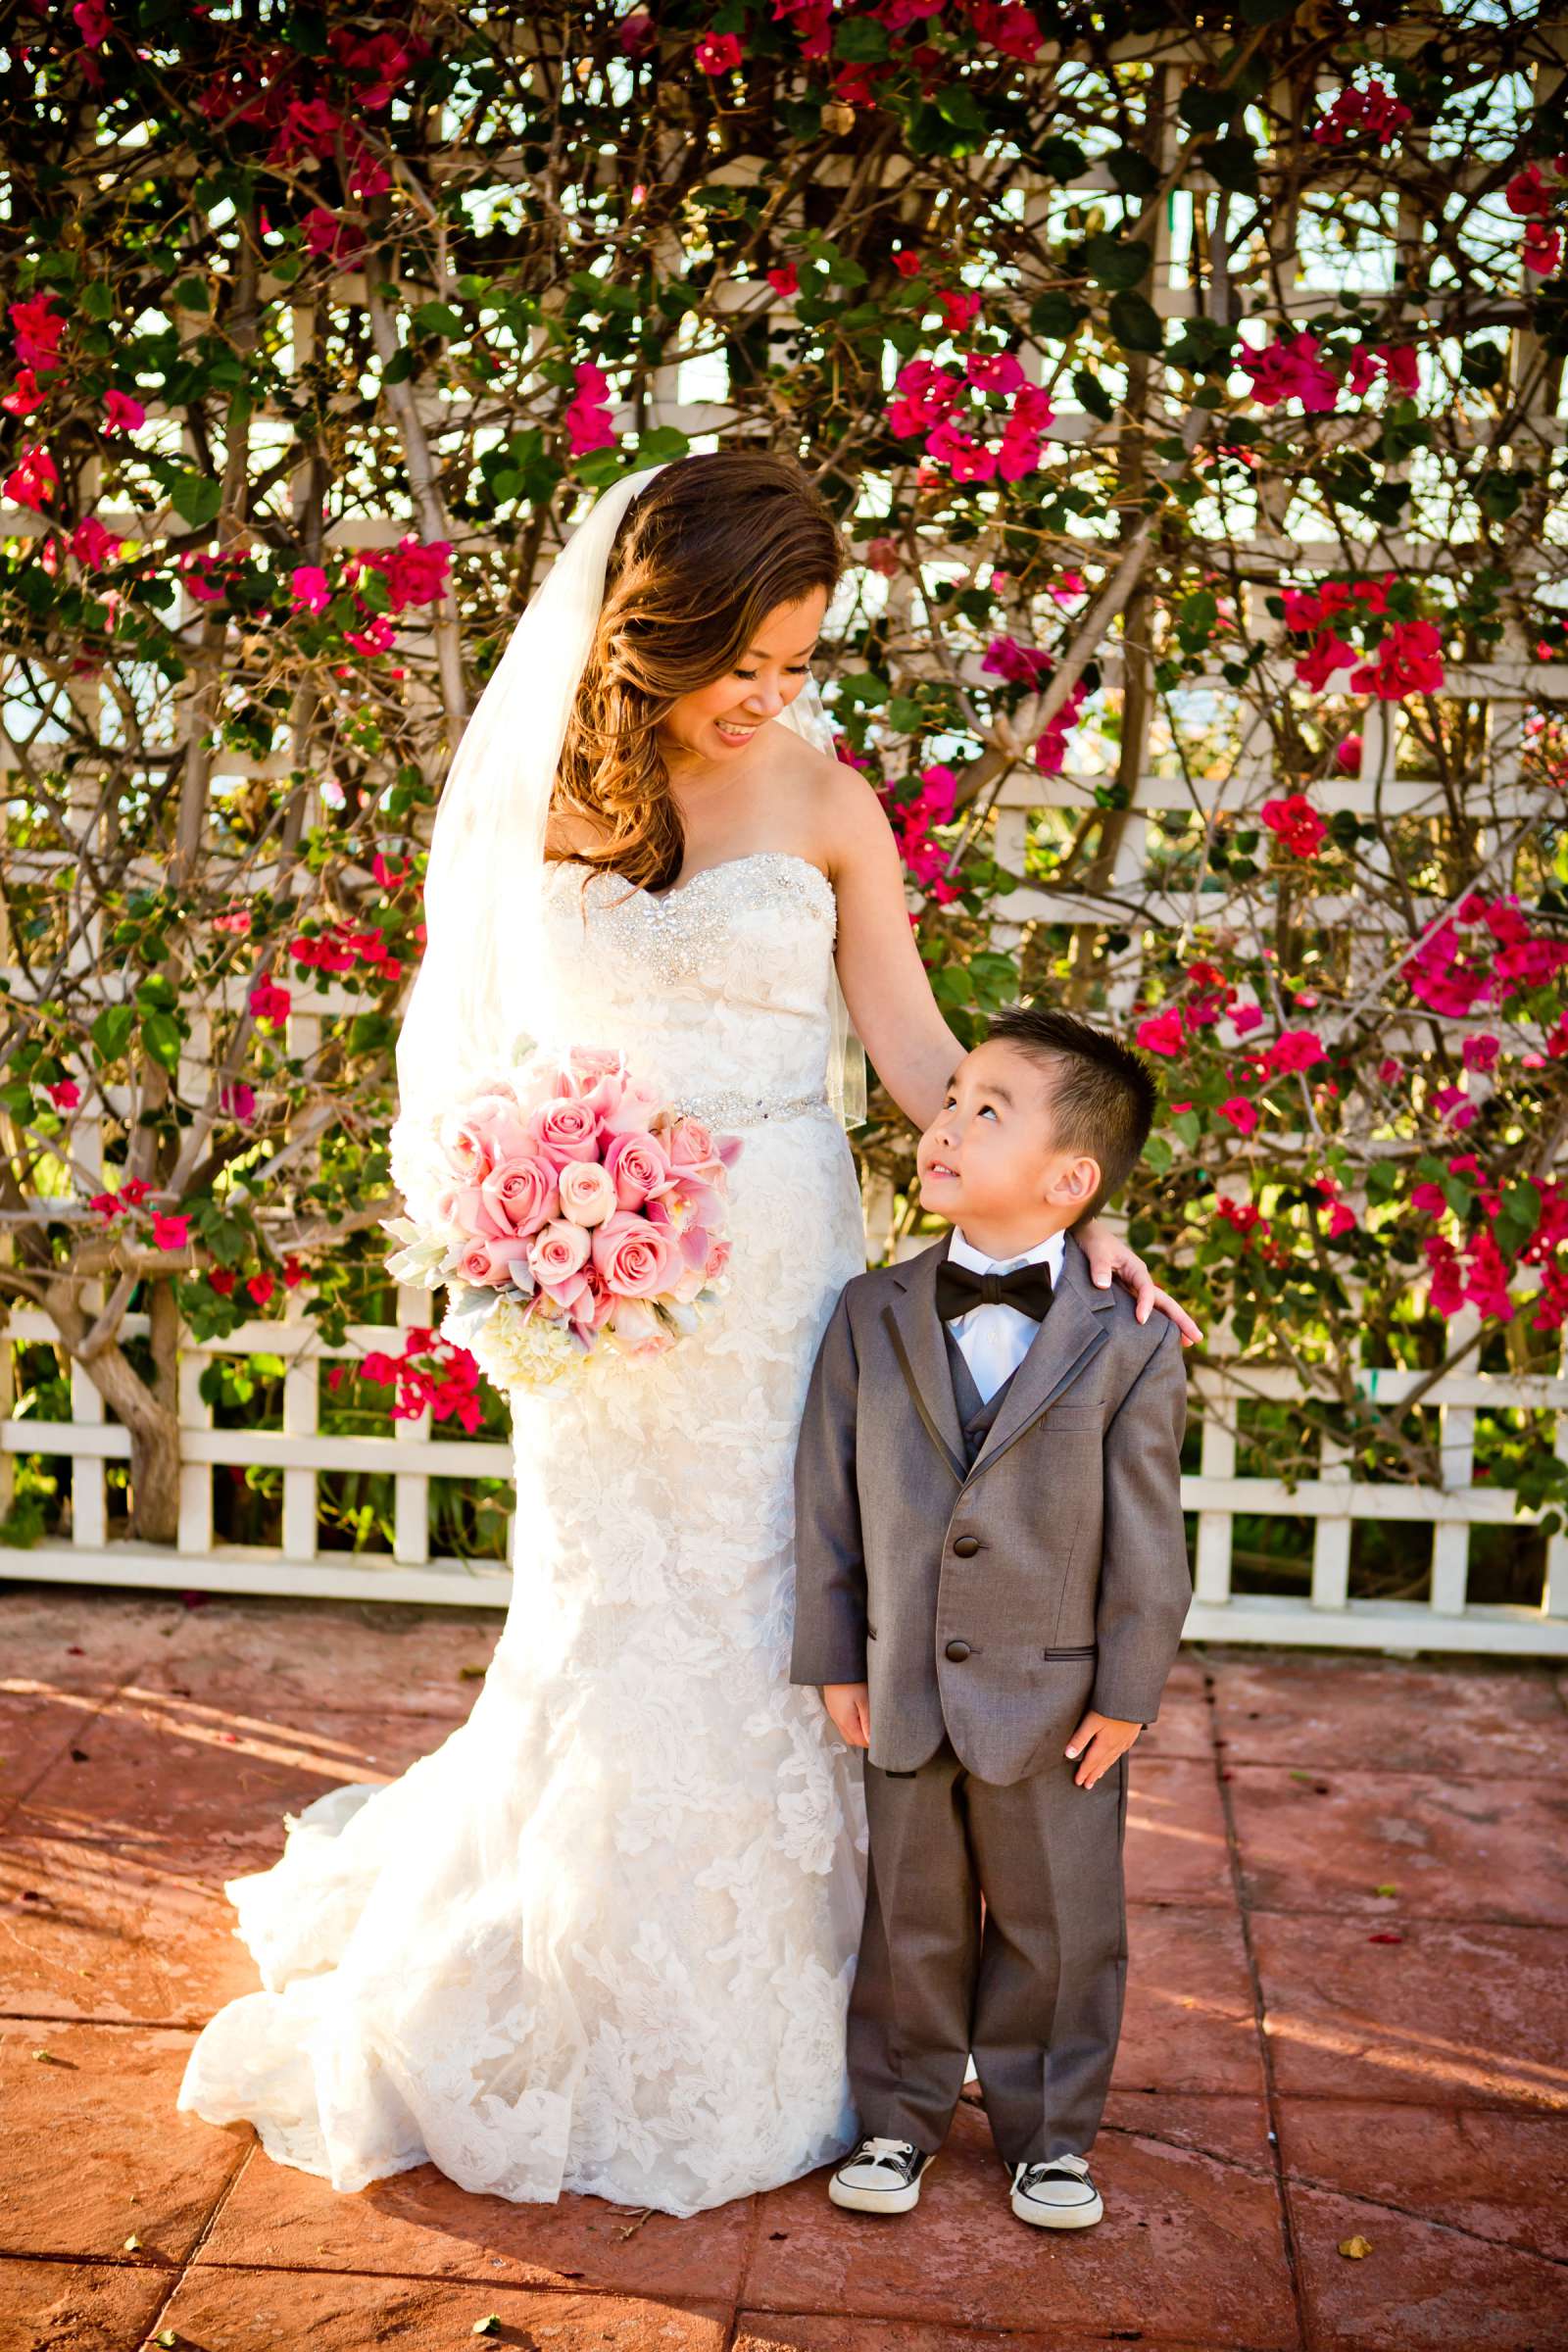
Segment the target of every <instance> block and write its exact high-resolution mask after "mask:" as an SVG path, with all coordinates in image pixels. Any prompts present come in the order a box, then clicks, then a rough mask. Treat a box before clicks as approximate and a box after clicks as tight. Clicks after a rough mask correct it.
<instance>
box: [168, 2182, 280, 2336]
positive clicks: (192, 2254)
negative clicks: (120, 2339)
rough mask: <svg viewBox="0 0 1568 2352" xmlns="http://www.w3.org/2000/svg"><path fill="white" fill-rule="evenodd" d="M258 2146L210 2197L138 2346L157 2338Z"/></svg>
mask: <svg viewBox="0 0 1568 2352" xmlns="http://www.w3.org/2000/svg"><path fill="white" fill-rule="evenodd" d="M260 2145H261V2142H260V2140H253V2141H252V2142H251V2145H250V2146H249V2147H248V2148H247V2149H246V2150H245V2152H244V2154H243V2155H242V2156H241V2158H240V2160H239V2162H238V2164H236V2165H235V2167H234V2170H233V2171H232V2172H231V2173H230V2174H229V2176H228V2179H227V2180H226V2181H225V2182H224V2183H223V2186H222V2187H221V2190H220V2191H219V2193H218V2195H217V2196H216V2197H215V2198H214V2200H213V2208H212V2211H211V2212H210V2213H209V2214H208V2216H207V2219H206V2220H205V2221H204V2222H203V2224H202V2226H201V2228H200V2229H198V2230H197V2232H196V2235H195V2237H194V2238H193V2239H192V2240H191V2244H190V2249H189V2251H188V2252H187V2254H186V2256H185V2259H184V2261H183V2262H182V2263H181V2264H180V2266H179V2269H178V2271H177V2273H176V2274H175V2276H174V2278H173V2279H172V2282H171V2284H170V2288H169V2292H168V2293H167V2294H166V2295H165V2297H164V2299H163V2301H162V2302H161V2303H160V2304H159V2306H158V2309H157V2310H156V2311H155V2312H154V2313H153V2316H152V2318H151V2319H150V2320H149V2321H148V2323H147V2327H146V2328H145V2330H144V2332H143V2335H142V2344H143V2346H144V2347H145V2346H146V2345H149V2344H151V2343H152V2341H153V2338H154V2337H155V2336H156V2335H157V2333H158V2330H159V2328H160V2327H161V2326H162V2324H163V2319H164V2314H165V2313H166V2312H167V2311H168V2309H169V2306H170V2305H171V2303H172V2301H173V2300H174V2297H175V2296H176V2295H177V2294H178V2292H179V2290H180V2288H181V2287H182V2286H183V2285H184V2283H185V2280H186V2279H187V2278H189V2277H190V2274H191V2271H192V2270H193V2268H194V2267H195V2263H196V2258H197V2256H198V2255H199V2254H200V2252H201V2250H202V2248H203V2246H205V2245H206V2243H207V2240H208V2239H209V2238H210V2237H211V2236H212V2233H213V2230H214V2229H215V2228H216V2227H217V2223H218V2217H219V2215H220V2214H221V2212H222V2210H223V2208H224V2206H225V2205H226V2204H227V2203H228V2201H229V2198H230V2197H231V2196H232V2195H233V2194H234V2191H235V2189H236V2188H237V2187H238V2186H239V2184H240V2180H242V2178H243V2177H244V2174H245V2173H246V2171H247V2170H248V2168H249V2166H250V2161H251V2158H252V2157H253V2156H254V2155H255V2153H256V2151H257V2149H258V2147H260Z"/></svg>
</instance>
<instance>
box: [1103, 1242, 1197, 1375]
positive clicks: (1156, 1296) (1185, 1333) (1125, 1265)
mask: <svg viewBox="0 0 1568 2352" xmlns="http://www.w3.org/2000/svg"><path fill="white" fill-rule="evenodd" d="M1078 1240H1079V1243H1080V1245H1081V1247H1082V1249H1083V1253H1084V1255H1085V1257H1086V1258H1087V1259H1088V1260H1089V1279H1090V1281H1091V1282H1093V1283H1095V1284H1096V1285H1097V1287H1098V1288H1099V1289H1101V1290H1104V1288H1105V1286H1106V1285H1107V1283H1109V1282H1111V1281H1112V1280H1114V1281H1117V1282H1120V1283H1122V1284H1123V1285H1124V1286H1125V1287H1126V1289H1128V1290H1129V1291H1131V1293H1132V1295H1133V1298H1134V1299H1135V1300H1136V1302H1137V1307H1138V1320H1139V1322H1140V1323H1147V1322H1148V1321H1149V1318H1150V1316H1151V1315H1152V1314H1153V1313H1154V1312H1155V1310H1156V1309H1157V1310H1158V1312H1159V1313H1160V1314H1162V1315H1168V1316H1169V1317H1170V1319H1171V1321H1172V1322H1173V1323H1174V1324H1175V1326H1176V1328H1177V1330H1178V1331H1179V1332H1180V1333H1181V1335H1182V1346H1183V1347H1184V1348H1191V1347H1192V1346H1193V1345H1194V1343H1195V1342H1196V1341H1198V1340H1201V1338H1202V1336H1203V1335H1202V1333H1201V1331H1200V1330H1199V1328H1198V1325H1197V1324H1196V1323H1195V1322H1194V1321H1193V1318H1192V1316H1191V1315H1190V1314H1189V1313H1188V1312H1187V1309H1186V1307H1185V1306H1181V1305H1178V1303H1177V1301H1176V1300H1175V1299H1173V1298H1172V1297H1171V1295H1170V1293H1169V1292H1168V1291H1162V1290H1161V1289H1160V1288H1159V1286H1158V1284H1157V1283H1156V1282H1155V1280H1154V1277H1153V1276H1152V1274H1151V1272H1150V1271H1149V1268H1148V1267H1147V1266H1146V1265H1145V1263H1144V1261H1143V1259H1142V1258H1141V1257H1140V1256H1139V1254H1138V1252H1137V1250H1134V1249H1131V1248H1130V1247H1129V1246H1128V1244H1127V1243H1126V1242H1125V1241H1123V1239H1122V1237H1121V1235H1120V1234H1119V1233H1112V1232H1111V1231H1110V1228H1109V1227H1108V1226H1106V1225H1102V1224H1101V1223H1100V1222H1099V1220H1098V1219H1096V1220H1095V1222H1094V1223H1092V1224H1089V1225H1086V1226H1084V1228H1083V1230H1082V1231H1081V1232H1080V1234H1079V1236H1078Z"/></svg>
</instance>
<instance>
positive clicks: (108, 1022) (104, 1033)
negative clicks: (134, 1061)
mask: <svg viewBox="0 0 1568 2352" xmlns="http://www.w3.org/2000/svg"><path fill="white" fill-rule="evenodd" d="M135 1025H136V1015H135V1012H134V1010H133V1008H132V1007H131V1006H130V1005H105V1006H104V1009H103V1011H102V1012H101V1013H100V1014H99V1015H98V1018H97V1019H96V1020H95V1021H94V1023H93V1025H92V1043H93V1051H94V1053H95V1054H97V1056H98V1060H99V1063H100V1065H104V1066H107V1064H108V1063H110V1062H112V1061H118V1060H119V1059H120V1056H121V1055H122V1054H123V1052H124V1051H125V1046H126V1043H127V1042H128V1040H129V1037H130V1033H131V1031H132V1029H133V1028H134V1027H135Z"/></svg>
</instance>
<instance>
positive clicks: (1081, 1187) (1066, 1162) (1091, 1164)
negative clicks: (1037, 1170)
mask: <svg viewBox="0 0 1568 2352" xmlns="http://www.w3.org/2000/svg"><path fill="white" fill-rule="evenodd" d="M1046 1189H1047V1192H1048V1194H1049V1195H1050V1198H1051V1199H1052V1200H1053V1201H1054V1202H1055V1203H1056V1205H1057V1206H1058V1207H1060V1208H1077V1209H1082V1208H1083V1207H1084V1206H1085V1205H1086V1203H1087V1202H1089V1201H1092V1200H1093V1199H1094V1197H1095V1195H1096V1194H1097V1193H1098V1192H1099V1190H1100V1162H1099V1160H1098V1159H1095V1158H1093V1157H1092V1156H1091V1154H1090V1153H1089V1152H1076V1153H1075V1154H1074V1155H1073V1157H1072V1158H1071V1159H1063V1160H1062V1161H1061V1162H1060V1164H1059V1165H1058V1167H1057V1168H1056V1171H1055V1174H1054V1176H1053V1177H1052V1179H1051V1182H1050V1184H1049V1185H1048V1186H1047V1188H1046Z"/></svg>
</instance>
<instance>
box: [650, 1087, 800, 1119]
mask: <svg viewBox="0 0 1568 2352" xmlns="http://www.w3.org/2000/svg"><path fill="white" fill-rule="evenodd" d="M680 1107H681V1108H682V1110H687V1111H690V1112H691V1114H692V1116H693V1117H694V1118H699V1119H701V1120H702V1122H703V1124H704V1125H705V1126H706V1127H756V1126H760V1124H761V1122H762V1121H763V1120H764V1119H768V1120H773V1119H799V1118H804V1117H805V1115H806V1113H807V1112H808V1111H809V1110H828V1109H830V1108H831V1105H830V1103H829V1102H828V1099H827V1097H826V1095H824V1094H822V1093H820V1092H818V1093H816V1094H812V1095H785V1096H777V1095H749V1094H747V1093H745V1092H744V1090H743V1089H741V1088H739V1087H732V1088H731V1089H730V1090H729V1092H728V1093H727V1094H711V1095H695V1096H692V1095H682V1096H681V1097H680Z"/></svg>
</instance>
